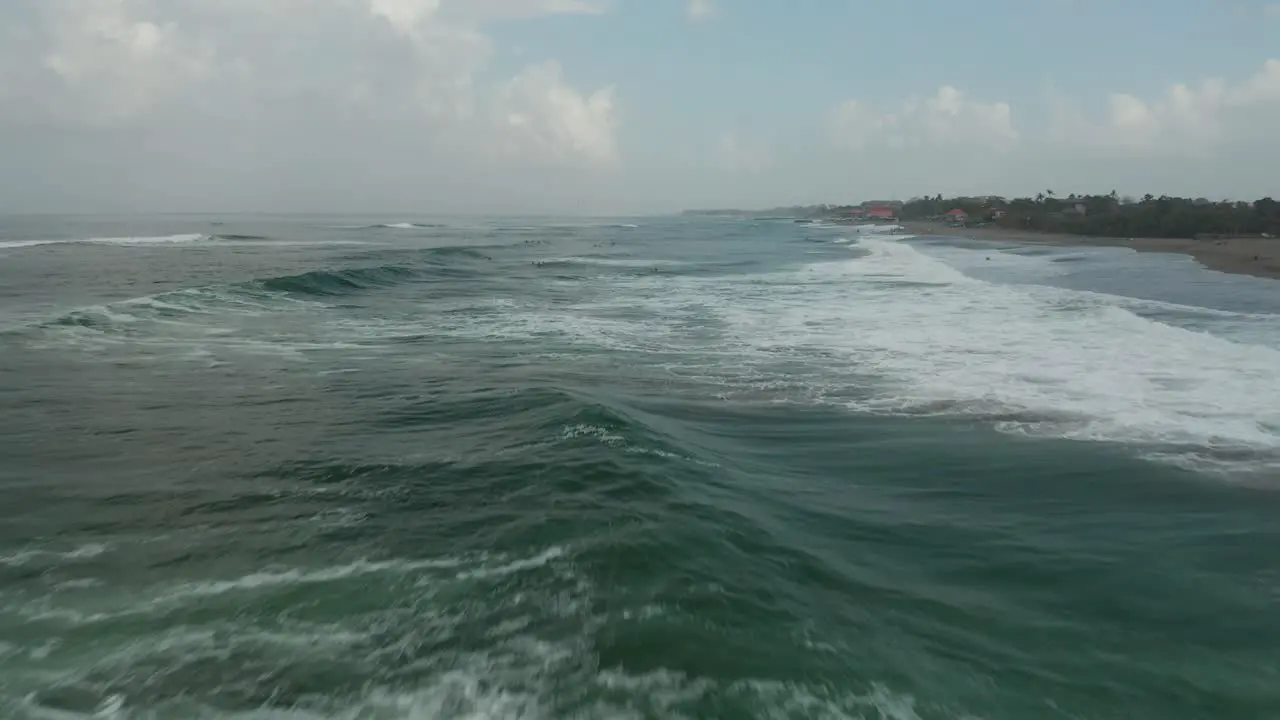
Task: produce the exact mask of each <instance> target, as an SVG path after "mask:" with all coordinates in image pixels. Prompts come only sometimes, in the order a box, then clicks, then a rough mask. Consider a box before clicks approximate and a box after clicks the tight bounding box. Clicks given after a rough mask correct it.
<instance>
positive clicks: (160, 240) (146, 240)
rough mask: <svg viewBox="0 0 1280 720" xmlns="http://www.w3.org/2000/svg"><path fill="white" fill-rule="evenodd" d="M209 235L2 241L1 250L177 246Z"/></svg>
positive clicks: (204, 238)
mask: <svg viewBox="0 0 1280 720" xmlns="http://www.w3.org/2000/svg"><path fill="white" fill-rule="evenodd" d="M208 239H209V236H208V235H202V234H200V233H181V234H178V235H152V236H133V237H90V238H65V239H48V240H0V248H23V247H34V246H37V245H62V244H80V243H86V244H90V245H175V244H183V243H193V242H200V241H202V240H208Z"/></svg>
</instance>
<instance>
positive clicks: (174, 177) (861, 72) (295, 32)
mask: <svg viewBox="0 0 1280 720" xmlns="http://www.w3.org/2000/svg"><path fill="white" fill-rule="evenodd" d="M1277 136H1280V2H1274V1H1272V0H1159V1H1158V2H1157V0H1125V1H1124V2H1115V1H1114V0H1108V1H1105V2H1104V1H1103V0H1019V1H1016V2H1015V1H1014V0H893V1H892V2H888V1H886V0H786V1H785V2H784V1H783V0H3V2H0V212H6V213H19V212H38V213H43V212H55V213H59V212H84V213H93V212H228V213H230V212H344V213H345V212H368V213H401V214H404V213H414V214H432V213H467V214H470V213H493V214H535V213H536V214H574V215H626V214H649V213H665V212H675V211H679V210H680V209H683V208H693V207H697V208H707V207H756V208H762V207H773V206H778V205H789V204H807V203H848V202H860V201H863V200H873V199H887V198H900V199H906V198H909V197H912V196H917V195H923V194H930V195H932V194H935V193H943V194H944V195H952V194H999V195H1027V194H1035V193H1036V192H1040V191H1043V190H1054V191H1055V192H1056V193H1057V194H1059V195H1066V194H1067V193H1070V192H1077V193H1085V192H1100V193H1105V192H1110V191H1111V190H1116V191H1118V192H1120V193H1121V194H1133V195H1143V194H1145V193H1148V192H1150V193H1153V194H1156V195H1160V194H1173V195H1189V196H1204V197H1210V198H1214V199H1219V198H1232V199H1234V198H1245V199H1254V198H1258V197H1263V196H1273V197H1280V141H1277Z"/></svg>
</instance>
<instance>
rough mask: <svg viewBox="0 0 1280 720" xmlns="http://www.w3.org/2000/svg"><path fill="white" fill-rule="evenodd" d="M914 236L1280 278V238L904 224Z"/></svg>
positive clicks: (926, 223)
mask: <svg viewBox="0 0 1280 720" xmlns="http://www.w3.org/2000/svg"><path fill="white" fill-rule="evenodd" d="M902 225H903V227H904V228H905V230H906V232H909V233H911V234H913V235H950V236H953V237H964V238H973V239H977V240H991V241H994V242H1017V243H1028V244H1036V243H1039V244H1047V245H1074V246H1110V247H1127V248H1133V249H1134V250H1137V251H1138V252H1164V253H1183V254H1186V255H1190V256H1191V257H1193V258H1195V259H1196V260H1197V261H1198V262H1200V263H1201V264H1202V265H1204V266H1205V267H1207V268H1209V269H1211V270H1218V271H1220V272H1228V273H1236V274H1240V275H1254V276H1257V277H1265V278H1277V279H1280V238H1232V239H1225V240H1182V239H1173V238H1132V239H1130V238H1107V237H1088V236H1083V235H1059V234H1050V233H1037V232H1032V231H1025V230H1009V229H1006V228H998V227H985V228H956V227H949V226H947V225H944V224H942V223H930V222H904V223H902Z"/></svg>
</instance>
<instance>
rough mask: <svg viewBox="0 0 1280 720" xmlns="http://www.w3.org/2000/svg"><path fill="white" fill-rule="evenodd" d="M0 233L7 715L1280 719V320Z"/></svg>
mask: <svg viewBox="0 0 1280 720" xmlns="http://www.w3.org/2000/svg"><path fill="white" fill-rule="evenodd" d="M412 220H413V219H408V220H405V219H402V218H377V219H369V218H354V219H352V218H338V219H335V218H315V217H312V218H285V217H279V218H223V219H221V220H218V219H214V218H196V217H170V218H149V219H139V218H132V219H130V218H34V217H33V218H10V219H3V220H0V408H3V413H0V460H3V462H0V493H3V495H2V497H3V502H0V717H6V718H8V717H13V718H139V719H141V718H166V719H167V718H175V719H176V718H184V719H185V718H272V719H282V718H290V719H292V718H350V719H356V718H359V719H364V718H370V719H382V718H388V719H390V718H562V717H571V718H679V717H685V718H694V717H699V718H701V717H706V718H867V719H871V718H882V719H892V720H933V719H942V718H966V719H968V718H984V719H993V720H994V719H998V718H999V719H1003V718H1010V719H1013V718H1017V719H1022V718H1064V719H1065V718H1072V719H1090V720H1094V719H1102V718H1116V719H1120V718H1124V719H1131V718H1151V719H1153V720H1156V719H1158V720H1167V719H1169V718H1215V719H1218V718H1249V719H1251V720H1252V719H1256V718H1269V717H1272V718H1274V717H1280V613H1278V612H1277V610H1280V607H1278V601H1280V563H1278V562H1277V560H1276V550H1275V548H1276V547H1277V546H1278V541H1280V529H1278V528H1280V523H1277V520H1280V501H1278V500H1277V498H1280V495H1277V491H1280V294H1278V293H1277V291H1276V289H1277V287H1280V286H1277V285H1276V283H1275V282H1273V281H1267V280H1258V279H1255V278H1237V277H1232V276H1226V275H1221V274H1217V273H1211V272H1209V271H1206V270H1203V269H1200V268H1198V267H1196V266H1195V265H1194V264H1192V263H1190V262H1189V261H1186V260H1185V259H1182V258H1174V257H1161V256H1141V257H1139V256H1137V255H1135V254H1132V253H1126V252H1123V251H1116V250H1109V249H1088V250H1083V249H1075V248H1045V247H1036V248H1017V247H997V246H993V245H989V244H978V243H973V242H965V241H959V240H948V239H945V238H908V237H904V236H901V235H891V234H887V233H883V232H877V231H875V230H874V229H871V228H861V229H857V228H823V227H813V226H801V225H796V224H794V223H789V222H785V221H783V222H777V221H774V222H740V221H727V220H672V219H637V220H621V221H616V220H601V221H587V220H572V221H550V220H545V219H501V220H474V219H471V220H459V219H428V220H418V221H412Z"/></svg>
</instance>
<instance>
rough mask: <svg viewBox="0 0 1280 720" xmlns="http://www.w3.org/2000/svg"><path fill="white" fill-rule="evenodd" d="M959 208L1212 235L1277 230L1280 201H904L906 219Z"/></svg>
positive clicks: (1077, 231) (1021, 222) (942, 216)
mask: <svg viewBox="0 0 1280 720" xmlns="http://www.w3.org/2000/svg"><path fill="white" fill-rule="evenodd" d="M955 209H959V210H963V211H964V212H965V213H966V214H967V216H968V217H967V218H966V219H965V220H964V222H965V224H967V225H977V224H983V223H992V224H995V225H998V226H1000V227H1006V228H1010V229H1019V230H1033V231H1038V232H1056V233H1069V234H1073V235H1089V236H1094V237H1160V238H1213V237H1250V236H1252V237H1260V236H1269V237H1277V236H1280V202H1277V201H1275V200H1272V199H1271V198H1269V197H1268V198H1262V199H1261V200H1256V201H1254V202H1252V203H1250V202H1230V201H1223V202H1213V201H1210V200H1206V199H1205V198H1195V199H1192V198H1180V197H1169V196H1167V195H1162V196H1160V197H1154V196H1152V195H1147V196H1145V197H1143V198H1142V199H1140V200H1135V199H1133V198H1128V197H1125V198H1121V197H1119V196H1117V195H1116V193H1115V191H1114V190H1113V191H1112V192H1110V193H1108V194H1106V195H1075V194H1072V195H1069V196H1067V197H1065V198H1061V197H1057V196H1056V195H1055V194H1054V192H1053V191H1052V190H1046V191H1045V192H1042V193H1039V194H1038V195H1036V196H1035V197H1034V198H1015V199H1013V200H1006V199H1004V198H1000V197H994V196H987V197H962V198H943V197H942V196H941V195H937V196H934V197H923V198H913V199H912V200H910V201H908V202H907V203H905V204H904V205H903V207H902V210H901V213H900V217H901V218H902V219H904V220H925V219H936V220H944V221H945V220H946V213H948V212H950V211H952V210H955Z"/></svg>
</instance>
